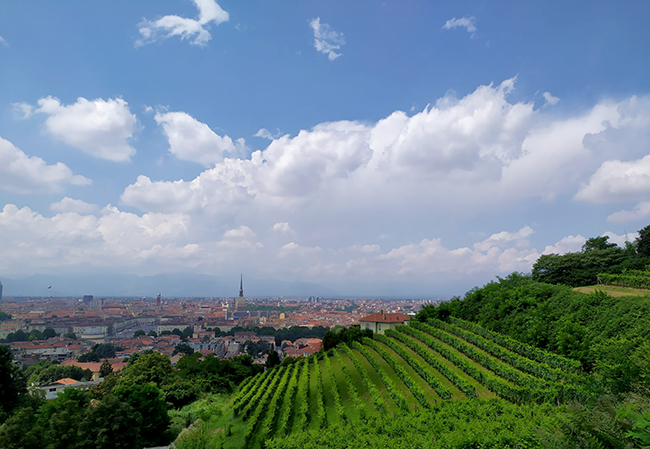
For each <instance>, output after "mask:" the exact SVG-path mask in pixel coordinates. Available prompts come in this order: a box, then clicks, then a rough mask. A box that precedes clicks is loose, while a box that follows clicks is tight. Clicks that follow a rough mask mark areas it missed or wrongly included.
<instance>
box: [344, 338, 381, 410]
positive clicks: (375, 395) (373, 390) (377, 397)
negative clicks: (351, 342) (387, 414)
mask: <svg viewBox="0 0 650 449" xmlns="http://www.w3.org/2000/svg"><path fill="white" fill-rule="evenodd" d="M341 351H342V352H344V353H345V354H346V355H347V356H348V357H349V358H350V360H351V361H352V363H353V364H354V367H355V368H356V369H357V371H358V372H359V374H360V375H361V380H363V384H364V385H365V386H366V388H367V389H368V391H369V392H370V397H371V398H372V402H373V403H374V404H375V407H376V408H377V410H382V409H383V408H384V399H383V398H382V397H381V394H379V390H377V387H376V386H375V384H374V383H373V382H372V379H370V376H369V375H368V372H367V371H366V369H365V368H364V367H363V365H362V364H361V362H359V360H358V359H357V358H356V356H355V355H354V352H352V350H351V349H350V348H348V347H347V346H346V345H342V346H341Z"/></svg>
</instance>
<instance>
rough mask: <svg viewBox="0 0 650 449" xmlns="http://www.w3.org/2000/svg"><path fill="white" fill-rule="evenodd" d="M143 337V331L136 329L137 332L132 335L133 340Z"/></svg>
mask: <svg viewBox="0 0 650 449" xmlns="http://www.w3.org/2000/svg"><path fill="white" fill-rule="evenodd" d="M144 335H145V333H144V331H143V330H142V329H138V330H137V331H135V332H134V333H133V338H138V337H140V336H144Z"/></svg>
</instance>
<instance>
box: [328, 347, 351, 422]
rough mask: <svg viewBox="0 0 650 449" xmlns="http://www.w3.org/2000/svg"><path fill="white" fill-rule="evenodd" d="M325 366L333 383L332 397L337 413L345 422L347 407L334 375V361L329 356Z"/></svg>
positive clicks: (331, 383)
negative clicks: (342, 401) (343, 402)
mask: <svg viewBox="0 0 650 449" xmlns="http://www.w3.org/2000/svg"><path fill="white" fill-rule="evenodd" d="M325 367H326V368H327V372H328V373H329V381H330V385H331V392H332V399H333V400H334V408H335V409H336V413H337V415H338V417H339V419H340V421H341V422H342V423H344V422H345V420H346V416H345V409H344V408H343V404H342V403H341V395H340V394H339V388H338V383H337V381H336V376H335V375H334V370H333V369H332V361H331V360H330V358H329V357H325Z"/></svg>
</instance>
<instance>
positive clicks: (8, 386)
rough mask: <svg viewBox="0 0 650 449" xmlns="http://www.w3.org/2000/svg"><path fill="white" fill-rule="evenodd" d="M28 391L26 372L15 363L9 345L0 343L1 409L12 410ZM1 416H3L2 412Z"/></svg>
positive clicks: (7, 411)
mask: <svg viewBox="0 0 650 449" xmlns="http://www.w3.org/2000/svg"><path fill="white" fill-rule="evenodd" d="M26 392H27V382H26V377H25V375H24V373H23V372H22V371H21V370H20V368H19V367H18V366H17V365H15V364H14V363H13V354H12V353H11V350H10V349H9V348H8V347H7V346H3V345H0V411H1V412H4V413H9V412H11V410H12V409H13V408H14V407H15V406H16V405H17V404H18V401H19V399H20V398H21V396H23V395H25V394H26ZM0 418H2V414H1V413H0ZM0 422H1V421H0Z"/></svg>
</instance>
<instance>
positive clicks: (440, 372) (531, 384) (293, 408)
mask: <svg viewBox="0 0 650 449" xmlns="http://www.w3.org/2000/svg"><path fill="white" fill-rule="evenodd" d="M579 366H580V365H579V363H577V362H574V361H571V360H568V359H565V358H562V357H559V356H555V355H552V354H549V353H546V352H544V351H540V350H537V349H535V348H532V347H529V346H528V345H522V344H519V343H516V342H514V341H512V340H509V339H507V338H505V339H504V338H503V337H501V336H498V335H495V334H492V333H490V332H489V331H485V330H484V329H482V328H479V327H477V326H475V325H472V324H470V323H466V322H463V321H458V320H457V321H456V322H455V324H449V323H444V322H442V321H439V320H432V321H431V322H430V323H429V324H423V323H417V322H414V323H412V325H411V326H399V327H398V330H397V331H387V333H386V336H383V335H375V336H374V339H368V338H366V339H364V340H363V344H361V343H353V344H352V345H351V347H350V348H349V347H347V346H345V345H341V346H339V347H337V348H336V349H334V350H331V351H329V352H328V353H326V354H325V353H320V354H318V355H316V356H313V357H310V358H305V359H301V360H298V361H297V362H295V363H293V364H288V365H283V366H279V367H276V368H274V369H272V370H268V371H267V372H265V373H263V374H260V375H258V376H255V377H253V378H251V379H250V380H249V381H248V382H246V383H245V384H243V385H242V386H241V388H240V390H239V392H238V393H237V395H236V396H235V397H234V398H233V400H232V402H231V403H230V404H229V405H227V406H226V407H225V409H224V412H223V415H222V416H220V417H219V418H218V419H215V420H213V421H211V424H212V426H211V428H212V432H215V433H217V434H218V435H219V437H218V439H222V438H224V439H225V441H222V443H223V447H224V448H240V447H254V448H256V447H261V446H262V443H263V442H265V441H267V440H268V439H272V438H276V439H277V438H282V439H283V438H284V437H286V436H287V435H292V434H298V433H301V432H303V431H317V430H320V429H325V428H342V427H352V428H356V427H357V426H363V425H366V424H367V423H368V422H369V420H376V419H381V417H382V416H389V417H390V416H393V417H400V416H405V415H407V414H412V413H413V412H420V411H424V410H434V409H439V408H440V407H444V404H445V403H448V402H452V401H464V402H466V401H468V400H469V401H472V402H475V401H477V400H478V401H479V402H482V401H483V400H490V399H495V398H501V399H505V400H507V401H509V402H510V403H513V404H526V403H530V404H535V403H544V402H546V403H553V404H556V403H558V402H564V401H568V400H574V399H585V398H586V397H587V396H588V393H587V390H586V388H585V387H584V384H585V378H584V376H582V375H581V374H579V370H580V368H579ZM477 398H478V399H477ZM219 426H222V428H223V429H225V432H223V433H218V431H219ZM203 432H204V433H205V432H210V430H208V429H207V428H206V429H203ZM190 436H191V435H190V434H188V435H186V436H185V438H189V437H190ZM276 441H279V440H276ZM180 447H182V446H180ZM188 447H189V446H188Z"/></svg>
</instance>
